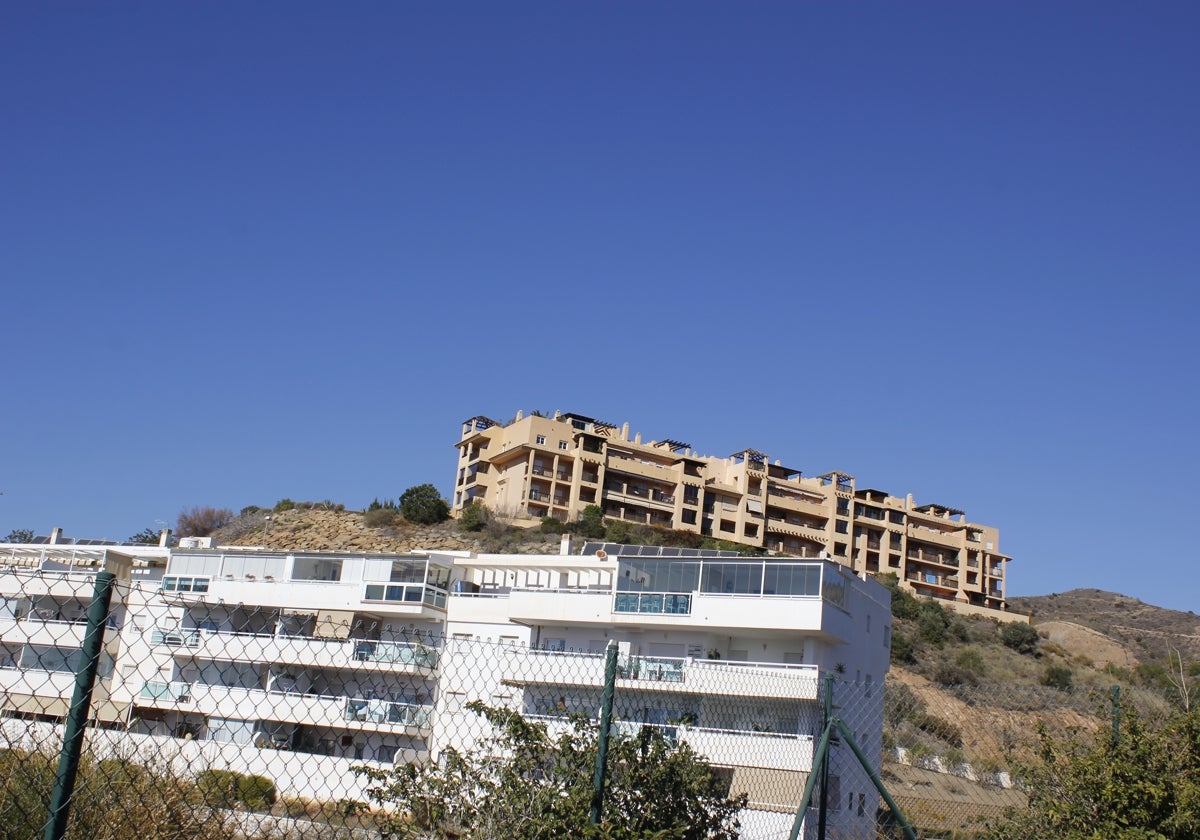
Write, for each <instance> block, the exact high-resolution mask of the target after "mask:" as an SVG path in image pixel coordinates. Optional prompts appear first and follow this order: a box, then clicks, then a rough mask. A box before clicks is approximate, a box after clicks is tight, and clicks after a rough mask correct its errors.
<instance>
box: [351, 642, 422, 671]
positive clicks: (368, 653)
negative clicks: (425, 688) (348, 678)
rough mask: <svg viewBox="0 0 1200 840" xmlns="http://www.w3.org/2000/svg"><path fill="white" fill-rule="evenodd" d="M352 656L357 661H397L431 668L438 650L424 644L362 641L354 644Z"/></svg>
mask: <svg viewBox="0 0 1200 840" xmlns="http://www.w3.org/2000/svg"><path fill="white" fill-rule="evenodd" d="M354 658H355V660H356V661H358V662H399V663H404V664H413V665H423V666H426V667H429V668H432V667H434V666H435V665H437V660H438V652H437V651H436V650H434V649H433V648H430V647H426V646H425V645H415V644H401V643H396V642H372V641H362V642H358V643H357V644H355V646H354Z"/></svg>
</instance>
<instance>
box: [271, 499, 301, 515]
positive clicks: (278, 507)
mask: <svg viewBox="0 0 1200 840" xmlns="http://www.w3.org/2000/svg"><path fill="white" fill-rule="evenodd" d="M295 507H296V503H295V502H293V501H292V500H291V499H280V500H279V501H278V502H276V503H275V507H274V508H273V510H274V511H275V512H276V513H282V512H283V511H285V510H294V509H295Z"/></svg>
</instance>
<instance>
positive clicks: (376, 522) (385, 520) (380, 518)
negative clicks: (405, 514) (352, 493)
mask: <svg viewBox="0 0 1200 840" xmlns="http://www.w3.org/2000/svg"><path fill="white" fill-rule="evenodd" d="M362 521H363V524H364V525H366V526H367V527H368V528H387V527H389V526H391V525H395V524H396V512H395V511H394V510H389V509H387V508H375V509H374V510H368V511H367V512H366V513H364V514H363V515H362Z"/></svg>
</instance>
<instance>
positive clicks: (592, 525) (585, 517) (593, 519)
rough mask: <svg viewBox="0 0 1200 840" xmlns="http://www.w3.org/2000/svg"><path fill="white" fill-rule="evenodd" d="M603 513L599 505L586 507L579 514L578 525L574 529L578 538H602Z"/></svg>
mask: <svg viewBox="0 0 1200 840" xmlns="http://www.w3.org/2000/svg"><path fill="white" fill-rule="evenodd" d="M604 530H605V529H604V511H602V510H601V509H600V506H599V505H588V506H587V507H585V508H584V509H583V512H582V513H580V514H579V525H578V526H577V528H576V531H577V532H578V534H579V536H581V537H587V538H588V539H593V540H598V539H600V538H601V537H603V536H604Z"/></svg>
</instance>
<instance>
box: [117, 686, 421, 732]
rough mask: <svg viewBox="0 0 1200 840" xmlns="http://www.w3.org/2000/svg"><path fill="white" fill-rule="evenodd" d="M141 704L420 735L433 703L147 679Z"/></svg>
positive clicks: (232, 716)
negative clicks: (149, 680) (151, 680)
mask: <svg viewBox="0 0 1200 840" xmlns="http://www.w3.org/2000/svg"><path fill="white" fill-rule="evenodd" d="M138 704H139V705H141V706H151V707H154V708H160V709H177V708H181V707H182V708H186V709H187V710H188V711H192V712H195V713H197V714H203V715H209V716H212V717H220V718H233V719H237V720H272V721H281V722H286V723H300V724H305V725H309V726H330V727H335V728H340V729H345V728H356V729H371V730H375V731H380V732H392V733H395V734H403V735H421V736H425V735H428V729H429V726H430V721H431V719H432V712H433V709H432V707H431V706H429V705H426V704H423V703H409V702H402V701H392V700H378V699H372V698H366V697H353V696H346V695H341V696H330V695H320V694H301V693H299V692H290V691H288V692H285V691H264V690H262V689H258V688H241V687H237V686H221V685H208V684H206V683H200V682H195V683H190V684H189V683H184V682H169V683H167V682H147V683H146V684H145V685H143V687H142V690H141V692H140V693H139V699H138ZM350 725H354V726H350Z"/></svg>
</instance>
